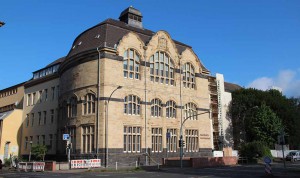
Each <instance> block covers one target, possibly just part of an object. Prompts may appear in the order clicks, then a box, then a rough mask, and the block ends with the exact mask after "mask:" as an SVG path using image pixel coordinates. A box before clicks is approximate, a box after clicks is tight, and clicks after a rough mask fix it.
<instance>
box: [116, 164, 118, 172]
mask: <svg viewBox="0 0 300 178" xmlns="http://www.w3.org/2000/svg"><path fill="white" fill-rule="evenodd" d="M117 170H118V162H116V171H117Z"/></svg>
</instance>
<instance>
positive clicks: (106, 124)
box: [105, 86, 122, 167]
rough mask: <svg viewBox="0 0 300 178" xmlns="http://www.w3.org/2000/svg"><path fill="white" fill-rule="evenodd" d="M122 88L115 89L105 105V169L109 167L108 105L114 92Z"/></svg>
mask: <svg viewBox="0 0 300 178" xmlns="http://www.w3.org/2000/svg"><path fill="white" fill-rule="evenodd" d="M121 88H122V86H118V87H117V88H116V89H114V91H112V92H111V94H110V96H109V98H108V100H107V102H106V105H105V106H106V107H105V167H107V166H108V104H109V101H110V99H111V96H112V95H113V94H114V92H115V91H117V90H119V89H121Z"/></svg>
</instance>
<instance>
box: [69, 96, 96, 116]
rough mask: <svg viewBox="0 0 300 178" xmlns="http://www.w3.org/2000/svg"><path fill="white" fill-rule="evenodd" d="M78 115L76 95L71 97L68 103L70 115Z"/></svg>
mask: <svg viewBox="0 0 300 178" xmlns="http://www.w3.org/2000/svg"><path fill="white" fill-rule="evenodd" d="M94 105H95V104H94ZM76 116H77V99H76V98H75V97H72V98H71V99H70V104H69V105H68V117H76Z"/></svg>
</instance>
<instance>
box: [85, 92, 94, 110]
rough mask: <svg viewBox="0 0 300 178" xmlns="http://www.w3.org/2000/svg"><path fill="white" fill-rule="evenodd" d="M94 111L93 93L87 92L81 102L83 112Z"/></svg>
mask: <svg viewBox="0 0 300 178" xmlns="http://www.w3.org/2000/svg"><path fill="white" fill-rule="evenodd" d="M93 113H95V95H93V94H91V93H89V94H87V95H85V99H84V102H83V114H93Z"/></svg>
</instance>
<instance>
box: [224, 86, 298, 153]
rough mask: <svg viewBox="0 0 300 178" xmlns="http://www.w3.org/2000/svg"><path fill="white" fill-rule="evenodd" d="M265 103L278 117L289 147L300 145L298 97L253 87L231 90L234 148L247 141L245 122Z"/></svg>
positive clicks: (249, 121) (230, 113) (230, 107)
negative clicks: (288, 96) (289, 96)
mask: <svg viewBox="0 0 300 178" xmlns="http://www.w3.org/2000/svg"><path fill="white" fill-rule="evenodd" d="M263 104H265V106H268V107H269V108H270V109H271V110H272V111H273V113H275V114H276V116H277V117H278V118H279V119H280V121H281V123H282V125H283V126H284V129H285V132H286V133H287V135H288V143H289V145H290V148H291V149H299V147H300V138H299V135H300V129H299V125H300V98H287V97H286V96H284V95H282V93H280V92H279V91H277V90H268V91H262V90H257V89H253V88H248V89H240V90H236V91H234V92H232V101H231V104H230V106H229V113H228V115H229V116H230V118H231V120H232V130H233V139H234V148H235V149H238V148H239V147H240V145H241V143H244V142H249V141H250V140H253V139H252V136H251V135H249V134H250V133H247V129H246V124H245V123H251V120H252V119H253V118H254V117H253V116H254V115H255V114H256V112H257V109H255V108H259V107H260V106H262V105H263Z"/></svg>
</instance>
